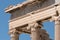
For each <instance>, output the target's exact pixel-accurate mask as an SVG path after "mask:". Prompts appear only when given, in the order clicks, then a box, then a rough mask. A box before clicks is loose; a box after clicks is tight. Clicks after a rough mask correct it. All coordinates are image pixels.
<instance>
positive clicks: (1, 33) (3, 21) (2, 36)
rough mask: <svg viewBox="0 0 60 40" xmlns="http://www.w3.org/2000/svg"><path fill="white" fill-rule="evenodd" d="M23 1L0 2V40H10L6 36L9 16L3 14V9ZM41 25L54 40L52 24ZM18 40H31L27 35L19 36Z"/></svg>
mask: <svg viewBox="0 0 60 40" xmlns="http://www.w3.org/2000/svg"><path fill="white" fill-rule="evenodd" d="M23 1H25V0H0V40H10V35H9V34H8V31H9V29H8V28H9V24H8V21H9V19H10V14H7V13H5V12H4V9H5V8H6V7H7V6H9V5H15V4H18V3H22V2H23ZM43 25H44V29H46V30H47V32H48V33H49V35H50V38H52V39H54V22H44V23H43ZM20 40H31V38H30V35H29V34H21V35H20Z"/></svg>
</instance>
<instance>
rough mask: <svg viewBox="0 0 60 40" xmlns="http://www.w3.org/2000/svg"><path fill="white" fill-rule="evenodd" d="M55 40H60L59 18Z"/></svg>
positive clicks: (56, 21)
mask: <svg viewBox="0 0 60 40" xmlns="http://www.w3.org/2000/svg"><path fill="white" fill-rule="evenodd" d="M55 40H60V20H59V18H58V17H56V20H55Z"/></svg>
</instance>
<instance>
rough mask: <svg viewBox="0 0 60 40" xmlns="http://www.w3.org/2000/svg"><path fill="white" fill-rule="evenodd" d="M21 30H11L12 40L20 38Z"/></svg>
mask: <svg viewBox="0 0 60 40" xmlns="http://www.w3.org/2000/svg"><path fill="white" fill-rule="evenodd" d="M19 34H20V33H19V32H17V31H16V30H15V29H14V30H12V32H10V37H11V40H19Z"/></svg>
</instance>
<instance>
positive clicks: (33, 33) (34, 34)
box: [31, 28, 41, 40]
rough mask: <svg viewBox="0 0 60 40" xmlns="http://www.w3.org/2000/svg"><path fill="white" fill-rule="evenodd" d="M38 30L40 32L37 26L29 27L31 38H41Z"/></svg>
mask: <svg viewBox="0 0 60 40" xmlns="http://www.w3.org/2000/svg"><path fill="white" fill-rule="evenodd" d="M39 32H40V29H39V28H31V39H32V40H41V38H40V35H39V34H40V33H39Z"/></svg>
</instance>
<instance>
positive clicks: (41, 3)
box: [5, 0, 60, 40]
mask: <svg viewBox="0 0 60 40" xmlns="http://www.w3.org/2000/svg"><path fill="white" fill-rule="evenodd" d="M5 12H6V13H10V14H11V18H10V20H9V34H10V36H11V40H19V35H20V34H22V33H27V34H30V37H31V40H50V38H49V34H48V32H47V31H45V29H43V24H42V23H43V22H46V21H50V22H51V21H53V22H55V40H60V0H26V1H25V2H23V3H21V4H17V5H15V6H13V5H11V6H9V7H7V8H6V9H5Z"/></svg>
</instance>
